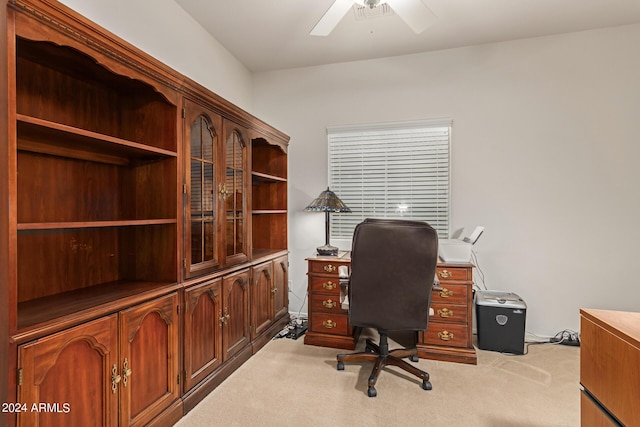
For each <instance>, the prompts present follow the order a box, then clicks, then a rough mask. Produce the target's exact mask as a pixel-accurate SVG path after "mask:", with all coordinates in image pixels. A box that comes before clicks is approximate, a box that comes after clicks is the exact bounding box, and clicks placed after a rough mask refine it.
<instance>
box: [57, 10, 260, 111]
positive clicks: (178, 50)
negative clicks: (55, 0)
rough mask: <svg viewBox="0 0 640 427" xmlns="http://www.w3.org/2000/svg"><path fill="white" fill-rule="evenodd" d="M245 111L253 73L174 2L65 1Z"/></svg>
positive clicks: (249, 102) (247, 108) (247, 105)
mask: <svg viewBox="0 0 640 427" xmlns="http://www.w3.org/2000/svg"><path fill="white" fill-rule="evenodd" d="M61 3H63V4H65V5H66V6H69V7H70V8H71V9H73V10H75V11H77V12H79V13H80V14H81V15H83V16H85V17H87V18H89V19H90V20H92V21H93V22H95V23H97V24H98V25H100V26H102V27H104V28H105V29H107V30H109V31H111V32H112V33H114V34H115V35H117V36H118V37H120V38H122V39H124V40H126V41H127V42H129V43H131V44H132V45H134V46H136V47H137V48H139V49H141V50H142V51H144V52H146V53H148V54H149V55H151V56H153V57H154V58H157V59H159V60H160V61H162V62H164V63H165V64H167V65H168V66H170V67H171V68H173V69H174V70H176V71H178V72H180V73H182V74H184V75H186V76H188V77H190V78H191V79H193V80H194V81H196V82H198V83H200V84H201V85H203V86H205V87H207V88H208V89H210V90H212V91H213V92H215V93H216V94H218V95H220V96H222V97H223V98H225V99H227V100H228V101H230V102H232V103H234V104H235V105H237V106H239V107H240V108H243V109H245V110H247V111H249V110H250V109H251V98H252V80H251V73H250V72H249V70H247V68H246V67H245V66H244V65H242V64H241V63H240V62H239V61H238V60H237V59H236V58H235V57H234V56H233V55H231V53H229V51H227V50H226V49H225V48H224V47H223V46H222V45H221V44H220V43H219V42H218V41H217V40H216V39H214V38H213V37H212V36H211V35H210V34H209V33H207V32H206V31H205V30H204V29H203V28H202V27H201V26H200V24H198V23H197V22H196V21H195V20H194V19H193V18H192V17H191V16H189V15H188V14H187V13H186V12H185V11H184V10H183V9H182V8H181V7H180V6H178V4H177V3H175V2H174V1H173V0H153V1H148V0H92V1H87V0H61Z"/></svg>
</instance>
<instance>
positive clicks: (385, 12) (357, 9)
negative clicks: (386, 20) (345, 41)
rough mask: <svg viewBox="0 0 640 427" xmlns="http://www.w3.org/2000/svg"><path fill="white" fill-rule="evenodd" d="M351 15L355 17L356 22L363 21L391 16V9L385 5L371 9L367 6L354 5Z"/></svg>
mask: <svg viewBox="0 0 640 427" xmlns="http://www.w3.org/2000/svg"><path fill="white" fill-rule="evenodd" d="M353 14H354V15H355V16H356V21H364V20H365V19H371V18H377V17H379V16H390V15H393V9H391V8H390V7H389V5H388V4H386V3H383V4H381V5H378V6H376V7H374V8H373V9H372V8H370V7H369V6H360V5H358V4H356V5H354V6H353Z"/></svg>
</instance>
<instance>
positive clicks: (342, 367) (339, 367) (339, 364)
mask: <svg viewBox="0 0 640 427" xmlns="http://www.w3.org/2000/svg"><path fill="white" fill-rule="evenodd" d="M338 371H344V363H343V362H338Z"/></svg>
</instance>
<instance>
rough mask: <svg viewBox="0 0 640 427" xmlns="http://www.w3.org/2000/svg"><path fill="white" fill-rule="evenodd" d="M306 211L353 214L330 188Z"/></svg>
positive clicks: (310, 204)
mask: <svg viewBox="0 0 640 427" xmlns="http://www.w3.org/2000/svg"><path fill="white" fill-rule="evenodd" d="M304 210H305V211H307V212H351V209H349V208H348V207H347V205H345V204H344V202H343V201H342V200H340V198H339V197H338V196H336V193H334V192H333V191H331V190H329V188H327V189H326V190H325V191H323V192H322V193H320V195H319V196H318V197H316V198H315V199H314V200H313V201H312V202H311V203H309V206H307V207H306V208H304Z"/></svg>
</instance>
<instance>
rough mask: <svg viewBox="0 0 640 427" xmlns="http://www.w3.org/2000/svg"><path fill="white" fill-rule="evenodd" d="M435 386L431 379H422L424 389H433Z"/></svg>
mask: <svg viewBox="0 0 640 427" xmlns="http://www.w3.org/2000/svg"><path fill="white" fill-rule="evenodd" d="M432 388H433V386H432V385H431V383H430V382H429V381H422V389H423V390H431V389H432Z"/></svg>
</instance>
